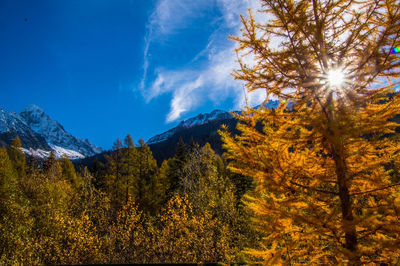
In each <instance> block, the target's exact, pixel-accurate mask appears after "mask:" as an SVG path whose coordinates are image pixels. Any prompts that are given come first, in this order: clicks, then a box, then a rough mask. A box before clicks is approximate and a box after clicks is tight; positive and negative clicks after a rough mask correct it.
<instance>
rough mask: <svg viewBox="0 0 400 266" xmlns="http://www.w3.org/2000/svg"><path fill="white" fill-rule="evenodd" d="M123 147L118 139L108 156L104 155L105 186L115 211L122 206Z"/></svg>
mask: <svg viewBox="0 0 400 266" xmlns="http://www.w3.org/2000/svg"><path fill="white" fill-rule="evenodd" d="M123 155H124V154H123V146H122V142H121V140H120V139H119V138H118V139H117V140H116V141H115V142H114V144H113V147H112V151H111V153H110V155H106V156H105V157H106V160H107V164H106V168H107V173H106V178H105V179H106V186H107V189H106V191H107V193H108V194H109V195H110V198H111V201H112V203H113V205H114V207H116V208H117V209H118V208H120V207H121V206H122V205H123V202H124V196H125V195H124V194H125V193H124V191H123V189H122V185H123V180H122V174H123V163H124V162H123Z"/></svg>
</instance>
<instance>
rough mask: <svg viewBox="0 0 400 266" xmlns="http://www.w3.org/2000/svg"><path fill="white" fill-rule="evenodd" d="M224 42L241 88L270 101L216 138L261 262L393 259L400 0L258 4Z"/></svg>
mask: <svg viewBox="0 0 400 266" xmlns="http://www.w3.org/2000/svg"><path fill="white" fill-rule="evenodd" d="M261 6H262V7H261V8H260V10H258V12H259V13H258V14H259V15H260V16H261V14H264V15H265V21H256V20H255V19H254V16H253V13H252V12H251V11H250V12H249V17H248V18H244V17H241V20H242V23H243V28H242V36H240V37H232V39H233V40H235V41H236V42H237V43H238V44H239V47H238V48H237V54H238V62H239V64H240V69H239V70H237V71H235V72H234V74H233V75H234V77H235V78H236V79H238V80H242V81H244V82H245V84H246V86H247V88H248V91H250V92H251V91H254V90H259V89H262V90H265V91H266V94H267V100H266V101H268V99H270V98H275V99H279V100H280V102H281V104H280V106H279V107H278V108H276V109H275V110H269V109H266V108H261V109H257V110H255V109H251V108H247V110H245V111H243V112H242V114H241V115H238V116H237V117H238V119H239V120H240V121H241V123H239V124H238V129H239V131H240V132H241V134H240V135H238V136H231V135H230V134H229V133H228V132H227V130H226V129H225V130H222V132H221V135H222V138H223V140H224V148H225V149H226V150H227V152H226V156H227V158H229V159H231V160H232V163H231V164H230V168H231V170H232V171H234V172H236V173H240V174H243V175H245V176H251V177H253V178H254V180H255V182H256V184H257V188H256V191H255V192H254V193H253V194H252V196H247V204H248V206H249V208H250V209H251V210H252V211H253V212H254V214H255V216H254V224H255V226H256V227H257V228H258V229H259V230H261V231H263V232H265V233H266V235H267V237H266V238H265V239H264V247H265V248H264V249H263V250H249V252H248V253H249V254H250V255H252V256H255V257H258V258H259V259H260V258H261V259H263V260H264V261H266V262H269V263H272V262H280V263H285V264H292V263H296V262H301V261H302V262H308V263H311V262H317V263H329V264H338V263H339V264H340V263H343V262H344V261H348V262H349V264H351V265H357V264H361V263H371V262H372V263H373V262H375V263H378V262H379V263H384V262H386V263H396V262H397V263H398V262H399V258H398V256H399V254H400V220H399V218H400V199H399V196H400V195H399V194H400V190H399V188H400V183H399V179H398V173H397V169H399V167H400V165H399V164H400V157H399V150H400V146H399V143H398V141H397V140H396V137H395V134H394V133H395V129H396V127H398V124H397V123H395V122H394V121H393V117H395V115H396V114H399V112H400V97H399V95H398V94H397V93H395V91H394V86H396V85H397V84H398V82H397V81H398V78H399V74H400V69H399V65H400V57H399V54H396V53H395V52H396V49H394V48H395V47H396V45H397V46H398V45H400V42H399V33H400V1H391V0H359V1H355V0H354V1H352V0H346V1H341V0H312V1H311V0H298V1H294V0H262V1H261Z"/></svg>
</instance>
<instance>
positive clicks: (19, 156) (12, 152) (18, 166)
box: [7, 137, 26, 179]
mask: <svg viewBox="0 0 400 266" xmlns="http://www.w3.org/2000/svg"><path fill="white" fill-rule="evenodd" d="M21 148H22V144H21V140H20V138H19V137H16V138H15V139H14V140H13V141H11V143H10V145H9V146H8V149H7V151H8V156H9V157H10V159H11V162H12V164H13V166H14V168H15V170H16V172H17V174H18V177H19V178H20V179H23V178H25V176H26V161H25V155H24V154H23V153H22V150H21Z"/></svg>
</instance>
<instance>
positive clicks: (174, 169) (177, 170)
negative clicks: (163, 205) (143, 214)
mask: <svg viewBox="0 0 400 266" xmlns="http://www.w3.org/2000/svg"><path fill="white" fill-rule="evenodd" d="M186 159H187V150H186V144H185V143H184V142H183V139H182V138H179V142H178V146H177V148H176V151H175V155H174V157H173V158H172V159H169V160H168V161H167V163H168V165H169V172H168V173H167V176H168V179H169V183H170V185H169V189H168V195H169V196H171V195H172V194H173V193H174V192H175V191H176V190H177V189H178V188H179V180H180V179H181V177H182V169H183V166H184V164H185V163H186Z"/></svg>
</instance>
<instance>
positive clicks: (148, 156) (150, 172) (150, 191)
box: [137, 139, 158, 210]
mask: <svg viewBox="0 0 400 266" xmlns="http://www.w3.org/2000/svg"><path fill="white" fill-rule="evenodd" d="M139 145H140V146H139V147H138V156H137V167H138V171H139V178H138V200H137V203H138V204H139V207H140V208H142V210H151V209H152V206H151V205H152V203H151V202H154V200H153V199H154V197H157V194H154V193H155V191H154V190H155V189H156V187H157V177H158V172H157V170H158V169H157V162H156V160H155V159H154V157H153V153H152V152H151V150H150V147H149V146H148V145H147V144H146V143H145V142H144V140H143V139H139Z"/></svg>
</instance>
